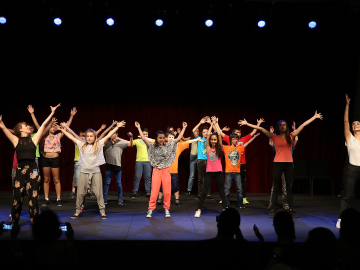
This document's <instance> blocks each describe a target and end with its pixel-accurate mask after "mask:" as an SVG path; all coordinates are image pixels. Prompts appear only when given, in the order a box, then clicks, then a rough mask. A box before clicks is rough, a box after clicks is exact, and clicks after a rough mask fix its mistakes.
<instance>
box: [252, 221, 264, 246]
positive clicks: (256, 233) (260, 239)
mask: <svg viewBox="0 0 360 270" xmlns="http://www.w3.org/2000/svg"><path fill="white" fill-rule="evenodd" d="M253 230H254V232H255V235H256V237H257V238H258V239H259V241H260V242H264V237H263V236H262V234H261V233H260V231H259V229H258V227H257V226H256V224H254V227H253Z"/></svg>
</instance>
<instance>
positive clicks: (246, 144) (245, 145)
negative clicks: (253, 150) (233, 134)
mask: <svg viewBox="0 0 360 270" xmlns="http://www.w3.org/2000/svg"><path fill="white" fill-rule="evenodd" d="M259 135H260V133H258V134H255V135H254V136H253V137H252V138H251V140H249V141H248V142H247V143H245V144H244V147H247V146H248V145H249V144H250V143H251V142H252V141H253V140H254V139H255V138H256V137H257V136H259ZM269 140H271V139H269ZM271 141H272V140H271Z"/></svg>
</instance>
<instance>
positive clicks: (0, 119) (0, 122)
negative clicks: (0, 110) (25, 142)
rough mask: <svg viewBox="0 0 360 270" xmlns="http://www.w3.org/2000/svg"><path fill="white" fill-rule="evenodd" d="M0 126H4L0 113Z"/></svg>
mask: <svg viewBox="0 0 360 270" xmlns="http://www.w3.org/2000/svg"><path fill="white" fill-rule="evenodd" d="M0 128H5V125H4V122H3V121H2V115H0Z"/></svg>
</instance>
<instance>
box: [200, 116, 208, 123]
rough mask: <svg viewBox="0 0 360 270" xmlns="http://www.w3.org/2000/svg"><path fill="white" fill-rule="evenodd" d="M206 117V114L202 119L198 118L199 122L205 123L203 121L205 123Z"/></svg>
mask: <svg viewBox="0 0 360 270" xmlns="http://www.w3.org/2000/svg"><path fill="white" fill-rule="evenodd" d="M206 117H207V116H205V117H204V118H203V119H201V120H200V123H201V124H205V123H206Z"/></svg>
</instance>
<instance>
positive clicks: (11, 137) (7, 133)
mask: <svg viewBox="0 0 360 270" xmlns="http://www.w3.org/2000/svg"><path fill="white" fill-rule="evenodd" d="M0 128H1V129H2V131H3V132H4V134H5V136H6V137H7V138H8V139H9V140H10V141H11V143H12V144H13V145H14V147H16V145H17V144H18V142H19V138H18V137H16V136H15V135H13V134H12V133H11V132H10V131H9V130H8V129H7V128H6V126H5V124H4V122H3V121H2V115H0Z"/></svg>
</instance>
